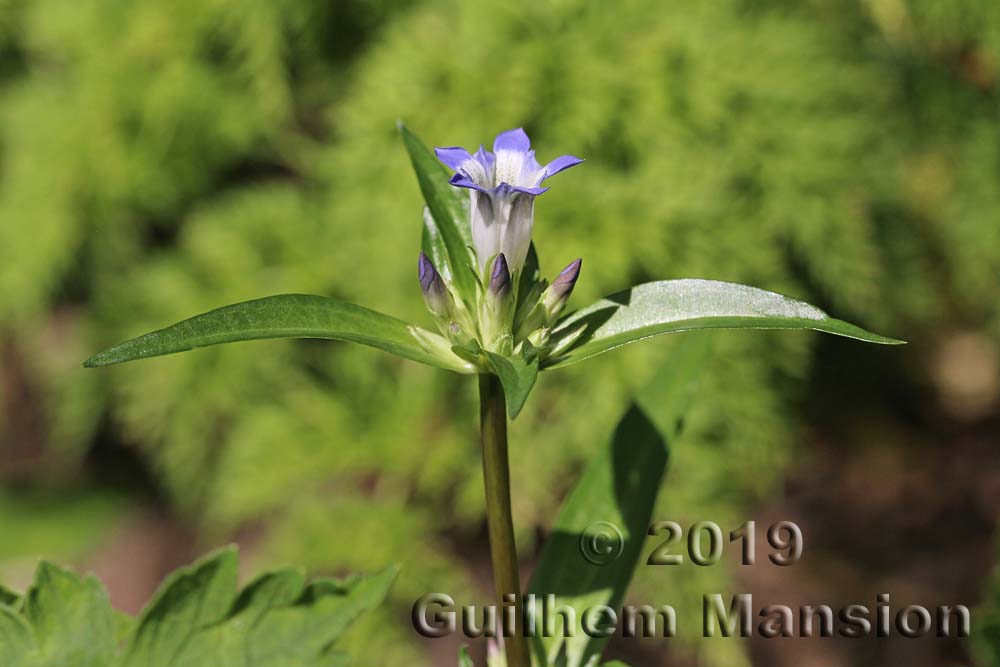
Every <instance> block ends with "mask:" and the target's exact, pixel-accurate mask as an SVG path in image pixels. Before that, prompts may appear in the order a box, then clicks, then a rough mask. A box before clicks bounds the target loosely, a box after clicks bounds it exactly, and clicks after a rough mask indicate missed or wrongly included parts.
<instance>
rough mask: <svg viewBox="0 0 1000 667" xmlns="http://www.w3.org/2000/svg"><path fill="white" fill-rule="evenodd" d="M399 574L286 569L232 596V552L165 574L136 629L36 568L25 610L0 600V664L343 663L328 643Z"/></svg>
mask: <svg viewBox="0 0 1000 667" xmlns="http://www.w3.org/2000/svg"><path fill="white" fill-rule="evenodd" d="M397 574H398V571H397V569H396V568H394V567H391V568H388V569H386V570H383V571H382V572H380V573H378V574H375V575H372V576H354V577H350V578H347V579H343V580H337V579H318V580H316V581H313V582H312V583H307V582H306V579H305V577H304V576H303V574H302V573H301V572H300V571H298V570H296V569H292V568H286V569H283V570H278V571H276V572H270V573H266V574H263V575H261V576H260V577H258V578H257V579H255V580H254V581H253V582H251V583H250V584H249V585H248V586H247V587H246V588H245V589H243V591H242V592H239V593H237V586H236V583H237V557H236V550H235V548H228V549H222V550H219V551H217V552H215V553H213V554H210V555H208V556H206V557H205V558H203V559H201V560H200V561H198V562H196V563H194V564H193V565H191V566H189V567H185V568H182V569H180V570H178V571H177V572H175V573H174V574H172V575H171V576H170V577H168V578H167V579H166V581H164V583H163V585H162V586H161V587H160V589H159V591H158V592H157V593H156V595H155V596H154V597H153V599H152V601H151V602H150V603H149V605H148V606H147V607H146V609H145V610H144V611H143V612H142V614H141V616H140V618H139V619H138V622H135V621H133V620H132V619H131V618H130V617H128V616H126V615H125V614H120V613H118V612H115V611H114V610H113V609H112V608H111V604H110V602H109V601H108V596H107V593H106V592H105V590H104V588H103V586H101V584H100V582H98V581H97V580H96V579H95V578H93V577H86V578H83V577H80V576H78V575H76V574H75V573H73V572H70V571H68V570H63V569H61V568H59V567H56V566H54V565H51V564H49V563H42V564H41V565H40V566H39V568H38V571H37V573H36V576H35V581H34V583H33V584H32V586H31V588H30V589H29V591H28V592H27V593H26V594H25V596H24V610H23V612H21V613H19V612H18V611H17V610H16V609H15V608H14V607H12V606H10V605H7V604H2V603H0V665H2V666H3V667H66V666H69V665H72V667H112V666H116V667H158V666H164V667H166V666H168V665H169V666H171V667H172V666H173V665H184V666H185V667H320V666H321V665H322V666H323V667H332V666H333V665H341V666H342V665H345V664H346V660H347V658H346V656H344V655H342V654H339V653H335V652H334V651H333V644H334V642H336V641H337V640H338V639H339V638H340V637H341V636H342V635H343V633H344V632H345V631H346V630H347V628H348V627H349V626H350V624H351V623H352V622H353V621H354V620H355V619H356V618H357V617H358V616H359V615H361V614H362V613H364V612H366V611H370V610H371V609H373V608H374V607H376V606H377V605H378V604H379V603H380V602H382V600H383V599H384V598H385V596H386V594H387V593H388V591H389V588H390V587H391V586H392V583H393V581H394V580H395V579H396V576H397ZM119 646H124V648H123V650H122V652H121V653H120V654H119V652H118V647H119Z"/></svg>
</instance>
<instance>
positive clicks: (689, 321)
mask: <svg viewBox="0 0 1000 667" xmlns="http://www.w3.org/2000/svg"><path fill="white" fill-rule="evenodd" d="M691 329H812V330H815V331H823V332H825V333H830V334H836V335H838V336H846V337H848V338H855V339H857V340H862V341H866V342H869V343H880V344H885V345H897V344H901V343H902V342H903V341H899V340H895V339H892V338H886V337H885V336H880V335H878V334H874V333H871V332H870V331H865V330H864V329H862V328H860V327H857V326H855V325H853V324H849V323H848V322H844V321H842V320H837V319H834V318H832V317H830V316H829V315H827V314H826V313H824V312H823V311H822V310H820V309H819V308H816V307H815V306H811V305H809V304H808V303H805V302H802V301H796V300H795V299H791V298H789V297H786V296H782V295H781V294H777V293H775V292H768V291H766V290H762V289H757V288H755V287H748V286H746V285H738V284H736V283H726V282H719V281H716V280H697V279H685V280H663V281H659V282H652V283H644V284H642V285H636V286H635V287H632V288H631V289H627V290H624V291H622V292H618V293H617V294H612V295H611V296H608V297H605V298H603V299H601V300H600V301H597V302H595V303H593V304H591V305H589V306H587V307H585V308H581V309H580V310H578V311H576V312H573V313H571V314H569V315H567V316H566V317H564V318H563V319H562V320H561V321H560V322H559V324H558V325H557V326H556V328H555V330H554V331H553V334H552V338H551V343H552V345H554V346H555V345H558V344H559V343H560V341H563V340H569V339H570V337H576V339H575V340H574V341H573V342H572V344H570V345H569V348H568V349H567V350H566V351H564V352H561V353H560V354H559V356H557V357H554V358H550V359H549V360H548V361H547V363H546V366H549V367H552V366H565V365H567V364H571V363H575V362H577V361H580V360H582V359H586V358H588V357H592V356H594V355H596V354H601V353H602V352H607V351H608V350H611V349H614V348H616V347H620V346H622V345H625V344H626V343H631V342H633V341H637V340H641V339H643V338H649V337H650V336H656V335H658V334H665V333H671V332H675V331H688V330H691ZM581 330H582V332H581Z"/></svg>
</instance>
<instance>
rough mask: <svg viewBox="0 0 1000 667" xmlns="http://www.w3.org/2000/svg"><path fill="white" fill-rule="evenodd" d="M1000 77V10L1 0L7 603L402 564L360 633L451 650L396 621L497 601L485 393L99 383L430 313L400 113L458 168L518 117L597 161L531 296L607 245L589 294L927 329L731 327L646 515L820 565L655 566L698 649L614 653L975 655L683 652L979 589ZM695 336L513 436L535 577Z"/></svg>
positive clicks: (938, 645) (999, 473) (213, 363)
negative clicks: (766, 621) (358, 323)
mask: <svg viewBox="0 0 1000 667" xmlns="http://www.w3.org/2000/svg"><path fill="white" fill-rule="evenodd" d="M998 68H1000V3H997V2H995V1H994V0H966V1H960V2H936V1H933V0H867V1H862V0H858V1H854V0H844V1H843V2H826V1H823V0H811V1H794V2H793V1H789V0H755V1H750V0H718V1H712V2H695V1H693V0H692V1H690V2H688V1H685V2H663V1H662V0H621V1H618V2H585V1H581V0H546V1H538V2H524V3H519V2H489V3H471V2H458V1H441V2H438V1H431V0H367V1H366V0H295V1H292V0H267V1H264V0H243V1H241V2H238V1H237V0H198V1H194V0H173V1H172V2H162V1H161V2H154V1H147V2H125V1H123V0H0V580H3V581H5V582H6V583H10V584H14V585H24V583H26V581H27V580H28V578H29V576H30V572H31V569H32V568H33V565H34V562H35V559H36V558H37V557H38V556H40V555H45V556H47V557H50V558H55V559H57V560H62V561H64V562H69V563H74V564H76V565H78V566H80V567H81V568H90V569H95V570H96V571H97V572H98V573H99V574H100V575H101V576H102V578H103V579H105V581H107V582H108V585H109V587H110V589H111V592H112V598H113V600H114V601H115V602H116V604H118V606H120V607H121V608H124V609H128V610H131V611H135V610H136V609H137V608H139V607H140V606H141V605H142V603H143V602H144V601H145V600H146V598H147V597H148V595H149V594H150V592H151V591H152V589H153V588H154V587H155V585H156V583H157V582H158V581H159V579H160V578H161V577H162V576H163V575H164V574H165V572H167V571H168V570H169V569H171V568H172V567H175V566H176V565H178V564H180V563H183V562H186V561H188V560H190V559H191V558H192V557H193V556H194V555H195V554H198V553H201V552H203V551H205V550H207V549H208V548H210V547H211V546H213V545H216V544H219V543H223V542H227V541H232V540H236V541H238V542H239V543H240V544H241V545H242V547H243V550H244V560H245V564H246V567H247V574H248V575H249V574H251V573H252V572H253V571H254V570H256V569H259V568H262V567H265V566H267V565H271V564H274V563H278V562H295V563H302V564H304V565H306V566H307V567H308V568H310V570H311V571H313V572H315V573H326V572H329V573H338V572H344V571H351V570H366V571H373V570H375V569H377V568H380V567H382V566H383V565H385V564H388V563H391V562H399V563H402V564H403V566H404V576H403V577H402V578H401V580H400V582H399V583H398V584H397V586H396V588H395V592H394V598H393V602H392V604H390V605H389V606H388V607H387V608H386V609H385V610H384V611H383V612H382V613H381V614H380V615H378V616H375V617H373V618H371V619H369V620H368V621H366V622H365V624H364V625H363V626H361V627H358V628H356V630H355V631H353V633H352V641H353V644H354V646H355V647H360V650H358V649H356V650H355V651H354V652H355V653H357V654H359V655H360V664H362V665H373V666H374V665H385V664H389V665H402V664H406V665H413V666H418V665H431V664H441V665H445V664H454V655H455V653H454V651H455V650H456V645H455V644H454V643H447V642H444V643H442V642H438V643H433V642H432V643H426V642H425V643H423V644H421V643H420V642H419V641H418V639H417V636H416V634H415V633H414V632H413V631H412V629H411V627H410V624H409V620H408V618H409V606H410V605H411V604H412V601H413V600H414V599H415V598H416V597H417V596H419V595H421V594H423V593H426V592H429V591H445V592H449V593H451V594H453V595H454V596H455V597H457V598H459V599H460V600H464V601H476V600H479V601H485V600H487V599H488V598H489V590H490V586H489V574H488V570H487V549H486V543H485V530H484V523H483V498H482V486H481V477H480V474H481V473H480V467H479V466H480V462H479V452H478V447H477V445H476V432H475V426H476V414H475V406H474V399H475V391H474V388H473V383H472V382H471V381H470V380H469V379H468V378H465V377H457V376H453V375H450V374H446V373H442V372H439V371H434V370H432V369H429V368H425V367H421V366H418V365H415V364H411V363H408V362H405V361H401V360H397V359H395V358H393V357H390V356H388V355H385V354H382V353H379V352H376V351H372V350H368V349H360V348H357V347H352V346H349V345H344V344H337V343H328V342H319V341H292V342H261V343H248V344H241V345H235V346H228V347H224V348H217V349H206V350H201V351H196V352H192V353H188V354H184V355H179V356H172V357H166V358H161V359H154V360H149V361H144V362H141V363H135V364H127V365H124V366H121V367H114V368H109V369H102V370H98V371H84V370H83V369H81V368H80V363H81V362H82V360H83V359H84V358H86V357H87V356H89V354H91V353H93V352H94V351H96V350H98V349H101V348H103V347H105V346H107V345H109V344H112V343H114V342H117V341H119V340H122V339H124V338H128V337H131V336H133V335H136V334H138V333H141V332H144V331H147V330H150V329H154V328H158V327H160V326H163V325H165V324H167V323H170V322H173V321H175V320H178V319H182V318H184V317H187V316H190V315H192V314H195V313H197V312H200V311H203V310H207V309H210V308H213V307H216V306H219V305H222V304H225V303H229V302H233V301H240V300H244V299H249V298H253V297H257V296H262V295H267V294H273V293H280V292H310V293H317V294H326V295H332V296H336V297H339V298H344V299H348V300H351V301H356V302H358V303H362V304H365V305H367V306H369V307H372V308H375V309H378V310H381V311H384V312H387V313H391V314H394V315H397V316H399V317H402V318H404V319H409V320H412V321H417V322H421V323H423V324H429V322H428V320H427V315H426V314H425V313H424V310H423V304H422V301H421V299H420V293H419V286H418V283H417V280H416V253H417V251H418V245H419V236H420V221H421V206H422V203H421V200H420V195H419V192H418V189H417V186H416V182H415V179H414V177H413V176H412V174H411V173H410V169H409V164H408V161H407V158H406V155H405V152H404V151H403V149H402V147H401V145H400V143H399V140H398V135H397V131H396V121H397V119H403V120H405V122H406V123H407V124H408V125H409V126H410V127H411V128H413V129H414V130H415V131H416V132H417V133H418V134H420V135H421V136H422V137H423V139H424V140H425V141H426V142H428V143H429V144H432V145H463V146H467V147H474V146H478V144H480V143H483V142H485V143H489V142H490V141H492V137H493V136H494V135H495V134H496V133H497V132H499V131H501V130H504V129H508V128H511V127H516V126H524V127H525V128H526V129H527V131H528V133H529V134H530V135H531V137H532V139H533V140H534V143H535V147H536V148H537V150H538V152H539V156H540V158H541V159H542V160H543V161H544V160H545V159H551V158H552V157H554V156H556V155H559V154H562V153H574V154H577V155H581V156H583V157H586V158H587V162H586V163H585V164H584V165H583V166H581V167H579V168H577V169H575V170H573V171H571V172H567V173H566V174H563V175H560V176H559V177H558V179H554V180H553V182H552V185H553V186H554V187H553V189H552V191H551V192H550V193H548V194H546V195H545V196H544V197H542V198H541V199H540V200H539V201H538V203H537V206H536V242H537V245H538V247H539V252H540V255H541V262H542V269H543V273H544V274H546V275H548V276H552V275H554V274H555V273H556V272H557V271H558V270H559V269H560V268H562V267H563V266H564V265H565V264H567V263H568V262H569V261H570V260H572V259H574V258H576V257H583V258H584V264H583V274H582V277H581V279H580V282H579V284H578V286H577V289H576V293H575V294H574V297H573V299H574V300H573V303H574V304H576V305H583V304H586V303H588V302H589V301H590V300H592V299H593V298H596V297H598V296H600V295H602V294H605V293H608V292H611V291H615V290H617V289H621V288H623V287H626V286H628V285H630V284H633V283H635V282H639V281H644V280H650V279H658V278H675V277H702V278H715V279H722V280H734V281H739V282H745V283H749V284H753V285H756V286H759V287H764V288H768V289H773V290H776V291H781V292H784V293H786V294H790V295H793V296H796V297H799V298H803V299H806V300H808V301H810V302H812V303H816V304H818V305H820V306H821V307H823V308H825V309H827V310H829V311H830V312H831V313H833V314H834V315H835V316H837V317H840V318H842V319H847V320H851V321H855V322H858V323H859V324H861V325H863V326H866V327H867V328H870V329H873V330H876V331H879V332H881V333H885V334H887V335H891V336H896V337H900V338H905V339H907V340H909V341H910V342H911V344H910V345H909V346H907V347H906V348H905V349H886V348H873V347H867V346H863V345H860V344H857V343H853V342H850V341H845V340H835V339H830V338H822V337H820V336H819V335H818V334H807V333H780V332H760V333H725V334H722V335H720V336H719V337H718V345H717V350H716V360H715V362H714V363H713V365H712V368H711V371H710V373H709V375H708V377H707V378H706V379H705V382H704V385H703V387H702V391H701V394H700V396H699V400H698V404H697V407H696V408H695V411H694V413H693V414H692V415H691V416H690V419H689V423H688V431H687V435H686V437H685V438H684V440H683V442H681V443H680V444H679V445H678V447H677V449H676V450H675V452H674V455H673V460H672V463H671V472H670V475H669V480H668V483H667V485H666V487H665V489H664V492H663V494H662V502H661V509H660V510H658V512H657V518H661V519H675V520H677V521H680V522H681V523H682V524H690V523H692V522H694V521H698V520H704V519H711V520H715V521H717V522H719V523H720V524H721V525H722V526H723V527H724V528H725V529H727V530H728V529H732V528H735V527H736V526H738V525H739V524H740V523H741V522H742V521H744V520H746V519H755V520H757V521H758V523H759V524H762V525H763V524H766V523H767V522H768V521H769V520H780V519H790V520H796V521H798V522H799V523H800V525H802V526H803V529H804V531H805V534H806V544H807V548H806V555H805V556H804V558H803V562H802V563H801V564H799V565H798V566H796V567H794V568H784V569H781V570H780V571H778V572H774V571H773V569H772V570H764V569H760V568H751V569H744V570H742V571H741V570H740V568H736V567H731V568H726V567H715V568H690V567H686V568H682V569H680V570H678V571H669V572H667V571H664V568H646V567H644V568H642V569H640V572H639V574H638V577H637V581H636V584H635V587H634V588H635V590H637V591H641V594H642V595H641V600H642V601H652V602H657V603H666V602H670V603H671V604H674V605H675V606H676V607H677V608H678V609H679V610H681V611H682V612H683V613H685V616H684V617H683V618H682V620H681V626H680V634H681V635H682V637H684V639H677V640H672V641H669V642H664V641H662V640H660V641H658V642H645V643H641V644H636V643H635V642H632V643H628V642H618V643H613V645H612V651H613V652H615V654H616V655H623V656H626V657H629V658H630V659H632V660H633V661H634V662H635V663H636V664H641V665H658V664H664V665H665V664H671V665H675V664H676V665H721V664H724V665H728V666H736V665H743V664H758V665H768V666H769V667H775V666H779V667H780V666H781V665H786V664H787V665H800V664H805V663H809V664H816V665H819V664H822V665H852V664H854V665H861V664H871V665H881V664H910V665H938V664H969V663H968V660H969V658H968V656H967V649H966V648H965V647H964V645H962V644H961V643H959V642H957V641H942V640H933V639H930V640H920V641H906V640H902V641H899V640H891V641H885V640H880V641H878V642H854V643H851V642H842V641H838V640H820V641H818V642H816V641H813V642H806V641H804V640H790V641H788V642H784V643H779V644H775V643H773V642H772V643H767V642H763V641H751V642H741V641H736V640H722V641H719V640H713V641H701V642H698V641H695V640H694V637H695V635H696V634H698V631H699V629H700V626H699V625H698V619H697V615H698V614H699V613H700V604H701V603H700V596H701V595H702V594H703V593H709V592H729V593H735V592H741V591H744V590H748V591H753V592H755V593H759V594H760V596H762V597H760V600H761V601H762V603H764V604H768V603H771V602H786V601H792V602H794V601H795V600H800V601H801V600H805V601H809V600H812V601H813V602H816V601H818V602H826V603H830V604H832V603H834V602H836V601H837V600H841V599H843V600H844V602H843V604H846V603H847V602H857V601H859V600H860V601H861V602H862V603H865V602H867V603H869V604H871V603H872V601H873V600H874V596H875V593H876V592H881V591H885V590H888V591H889V592H891V593H892V594H893V595H894V596H898V599H900V600H901V601H902V600H906V601H907V602H905V603H908V602H917V603H921V604H925V605H931V604H938V603H939V602H947V603H964V604H967V605H970V606H972V605H974V604H978V603H979V601H980V600H981V599H982V595H983V591H982V588H983V586H984V585H985V584H984V581H985V578H986V575H987V573H988V572H989V570H990V568H991V564H992V562H993V561H994V559H995V554H996V550H995V549H993V548H992V546H991V545H992V544H993V542H992V537H991V536H992V532H993V529H994V526H995V524H996V519H997V517H998V515H1000V482H998V480H1000V455H998V454H997V447H998V446H1000V442H998V440H1000V436H998V433H1000V428H998V426H1000V400H998V395H1000V389H998V383H1000V370H998V368H1000V361H998V358H1000V347H998V341H1000V287H998V279H1000V90H998V85H1000V81H998V77H1000V69H998ZM670 348H671V341H670V340H668V339H658V340H657V341H654V342H650V343H645V344H643V345H638V346H633V347H630V348H629V349H628V350H627V351H623V352H621V353H619V354H616V355H607V356H604V357H601V358H600V359H597V360H594V361H593V362H591V363H588V364H583V365H579V366H574V367H571V368H569V369H566V370H562V371H558V372H552V373H549V374H546V375H544V376H543V378H542V379H541V381H540V385H539V387H538V389H537V391H536V393H535V395H534V396H533V399H532V400H531V401H529V403H528V406H527V408H526V410H525V412H524V413H523V415H522V416H521V417H520V418H519V419H518V420H517V422H515V424H514V425H513V427H512V431H511V437H512V452H511V453H512V457H513V462H512V465H513V476H514V494H515V500H514V504H515V506H514V511H515V514H516V523H517V526H518V529H519V539H520V543H519V545H520V547H521V549H522V555H523V557H524V558H525V561H526V563H528V564H529V568H530V562H531V560H532V558H533V556H534V555H535V554H536V553H537V548H538V544H539V541H540V539H542V537H543V536H544V529H545V527H546V526H547V525H548V524H549V523H550V521H551V519H552V517H553V515H554V512H555V511H556V509H557V508H558V505H559V502H560V501H561V499H562V497H563V496H564V495H565V493H566V491H567V489H568V488H570V486H571V485H572V483H573V481H574V480H575V479H576V475H577V473H578V471H579V470H580V467H581V463H582V461H584V460H585V459H586V458H587V456H588V454H589V453H590V452H592V451H594V450H595V448H597V447H600V446H601V445H602V444H603V441H604V440H605V438H606V436H607V434H609V433H610V430H611V428H612V427H613V425H614V423H615V421H616V420H617V418H618V416H619V415H620V413H621V412H622V410H623V409H624V406H625V404H626V401H627V397H628V396H629V393H630V392H631V391H633V390H635V389H637V388H639V387H641V386H643V384H644V382H645V381H646V380H647V379H648V378H649V377H650V375H651V374H652V372H653V370H655V368H656V367H657V364H659V363H660V362H661V361H662V360H664V359H665V358H666V357H667V355H669V354H670ZM755 597H756V596H755ZM765 598H766V599H765ZM939 598H940V601H939ZM905 603H903V604H905ZM373 642H374V643H373ZM373 646H374V649H373V648H372V647H373ZM473 650H474V654H476V655H481V653H482V650H483V647H482V646H481V645H480V644H478V643H474V645H473Z"/></svg>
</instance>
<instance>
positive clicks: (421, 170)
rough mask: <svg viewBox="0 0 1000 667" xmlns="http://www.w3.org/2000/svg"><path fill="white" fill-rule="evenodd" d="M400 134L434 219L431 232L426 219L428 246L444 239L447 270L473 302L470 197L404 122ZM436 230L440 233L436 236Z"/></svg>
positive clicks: (473, 258)
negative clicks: (455, 184) (455, 183)
mask: <svg viewBox="0 0 1000 667" xmlns="http://www.w3.org/2000/svg"><path fill="white" fill-rule="evenodd" d="M399 131H400V134H402V137H403V145H404V146H406V150H407V152H408V153H409V154H410V162H412V163H413V170H414V171H415V172H416V174H417V182H418V183H419V184H420V192H421V193H423V195H424V201H425V202H426V203H427V208H428V209H430V212H431V216H432V220H431V221H430V222H431V223H432V225H431V227H432V229H431V231H430V232H429V233H428V221H427V217H426V216H425V218H424V222H425V224H424V231H425V236H424V239H425V243H426V242H427V241H428V240H429V241H430V242H431V243H433V242H434V240H435V239H436V238H440V239H441V242H442V245H443V246H444V248H445V250H446V251H447V259H448V262H447V267H448V268H447V271H448V273H449V274H450V275H451V279H452V280H453V281H454V283H455V286H456V287H457V288H458V292H459V294H461V295H462V296H463V297H464V298H466V299H469V298H471V297H472V296H473V295H475V293H476V291H475V283H474V282H473V276H472V273H471V272H470V271H469V267H473V266H475V263H476V260H475V257H473V255H472V252H471V251H470V250H469V248H470V247H471V246H472V229H471V228H470V226H469V195H468V193H467V192H465V191H464V190H461V189H459V188H456V187H455V186H453V185H451V184H450V183H449V182H448V181H449V179H450V178H451V174H450V173H449V171H448V169H447V168H446V167H445V166H444V165H443V164H441V163H440V162H439V161H438V159H437V156H435V155H434V153H433V152H431V151H430V149H428V148H427V146H425V145H424V143H423V142H422V141H420V139H418V138H417V136H416V135H415V134H413V133H412V132H410V130H409V129H408V128H407V127H406V126H405V125H403V124H402V123H400V125H399ZM435 229H436V232H437V234H435V233H434V231H435ZM428 234H429V235H428ZM432 249H433V248H432ZM427 251H428V248H427V247H426V245H425V248H424V252H425V253H427V255H428V256H429V257H432V261H433V256H434V255H432V254H431V253H430V252H427ZM436 266H437V265H436ZM437 268H438V271H439V272H440V271H441V270H442V267H441V266H437Z"/></svg>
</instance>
